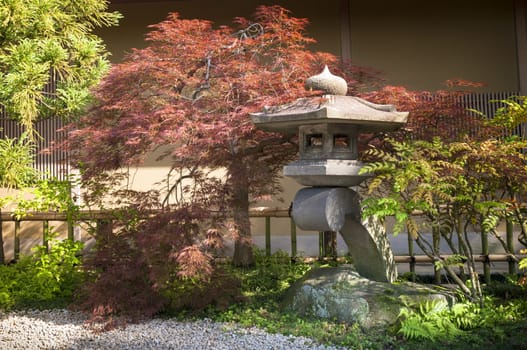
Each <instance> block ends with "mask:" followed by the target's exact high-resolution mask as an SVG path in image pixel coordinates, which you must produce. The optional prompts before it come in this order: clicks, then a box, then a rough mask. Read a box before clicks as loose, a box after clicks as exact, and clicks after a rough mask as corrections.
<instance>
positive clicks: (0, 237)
mask: <svg viewBox="0 0 527 350" xmlns="http://www.w3.org/2000/svg"><path fill="white" fill-rule="evenodd" d="M2 231H3V230H2V209H1V208H0V265H3V264H5V254H4V234H3V232H2Z"/></svg>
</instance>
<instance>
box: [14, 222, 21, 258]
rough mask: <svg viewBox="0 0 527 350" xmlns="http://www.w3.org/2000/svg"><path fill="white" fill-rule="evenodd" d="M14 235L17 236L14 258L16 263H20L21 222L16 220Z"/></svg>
mask: <svg viewBox="0 0 527 350" xmlns="http://www.w3.org/2000/svg"><path fill="white" fill-rule="evenodd" d="M14 235H15V237H14V238H15V244H14V254H13V256H14V258H15V261H18V259H19V258H20V221H19V220H16V221H15V232H14Z"/></svg>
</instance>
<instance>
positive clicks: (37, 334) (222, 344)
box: [0, 310, 337, 350]
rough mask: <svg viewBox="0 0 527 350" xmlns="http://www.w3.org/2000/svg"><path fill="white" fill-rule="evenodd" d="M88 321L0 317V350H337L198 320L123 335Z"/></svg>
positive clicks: (30, 314) (58, 314) (43, 315)
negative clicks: (94, 327) (97, 328)
mask: <svg viewBox="0 0 527 350" xmlns="http://www.w3.org/2000/svg"><path fill="white" fill-rule="evenodd" d="M85 320H86V317H85V316H84V315H82V314H80V313H74V312H70V311H66V310H46V311H24V312H11V313H7V314H0V350H13V349H24V350H33V349H93V350H95V349H97V350H98V349H101V350H103V349H104V350H110V349H127V350H133V349H138V350H139V349H141V350H144V349H156V350H158V349H160V350H162V349H178V350H179V349H181V350H187V349H188V350H191V349H199V350H204V349H214V350H223V349H225V350H242V349H247V350H257V349H265V350H272V349H276V350H278V349H280V350H282V349H283V350H287V349H291V350H293V349H295V350H303V349H306V350H307V349H320V350H330V349H337V348H334V347H326V346H321V345H318V344H316V343H314V342H313V341H312V340H310V339H308V338H303V337H292V336H284V335H281V334H269V333H266V332H264V331H262V330H260V329H257V328H249V329H246V328H240V327H237V326H234V325H230V324H222V323H216V322H212V321H210V320H201V321H196V322H179V321H175V320H161V319H154V320H151V321H148V322H145V323H141V324H132V325H128V326H127V327H126V328H124V329H115V330H112V331H109V332H103V333H94V332H92V331H91V330H89V329H87V328H86V327H85V325H84V321H85Z"/></svg>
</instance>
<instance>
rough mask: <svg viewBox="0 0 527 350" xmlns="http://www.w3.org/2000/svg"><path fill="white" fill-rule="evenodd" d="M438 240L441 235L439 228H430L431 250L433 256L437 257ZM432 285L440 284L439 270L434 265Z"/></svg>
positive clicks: (438, 249) (438, 250) (438, 252)
mask: <svg viewBox="0 0 527 350" xmlns="http://www.w3.org/2000/svg"><path fill="white" fill-rule="evenodd" d="M440 239H441V235H440V233H439V227H438V226H434V227H433V228H432V249H433V250H434V256H436V257H438V256H439V255H440V254H441V252H440ZM434 283H436V284H440V283H441V270H440V269H437V268H436V267H435V265H434Z"/></svg>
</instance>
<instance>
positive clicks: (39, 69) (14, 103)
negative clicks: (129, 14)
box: [0, 0, 120, 133]
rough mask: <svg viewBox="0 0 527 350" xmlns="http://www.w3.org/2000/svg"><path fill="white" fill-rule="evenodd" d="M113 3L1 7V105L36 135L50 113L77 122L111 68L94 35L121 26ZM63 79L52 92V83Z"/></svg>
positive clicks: (17, 2)
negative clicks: (110, 9) (36, 127)
mask: <svg viewBox="0 0 527 350" xmlns="http://www.w3.org/2000/svg"><path fill="white" fill-rule="evenodd" d="M107 6H108V2H107V1H99V0H82V1H77V0H75V1H70V0H67V1H62V0H39V1H35V0H5V1H2V2H1V3H0V100H1V101H2V105H3V106H4V107H5V108H6V110H7V112H8V113H9V115H10V117H12V118H16V119H17V120H19V121H20V122H21V123H22V124H23V125H24V126H25V128H26V129H27V130H28V131H29V132H30V133H32V131H33V122H35V121H36V120H37V119H38V118H40V117H43V116H48V115H50V114H54V115H59V116H62V117H68V118H69V117H72V116H74V115H76V114H78V113H79V112H80V111H81V110H82V108H83V107H84V106H85V104H86V103H87V101H88V99H89V95H90V94H89V90H90V89H91V88H92V87H93V86H94V85H95V84H97V83H98V82H99V80H100V79H101V78H102V76H103V75H104V74H105V73H106V71H107V69H108V60H107V56H108V54H107V53H106V52H105V47H104V44H103V42H102V40H101V39H100V38H98V37H97V36H96V35H95V34H94V33H93V30H94V29H95V28H97V27H104V26H113V25H116V24H117V21H118V19H119V18H120V15H119V14H117V13H110V12H107ZM50 77H51V78H52V79H56V80H57V89H56V92H50V91H49V90H50V89H49V84H50V79H51V78H50Z"/></svg>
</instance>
